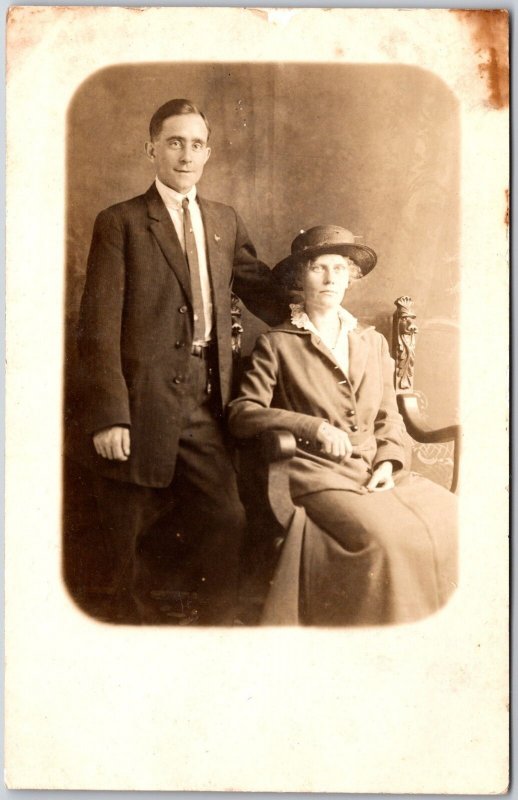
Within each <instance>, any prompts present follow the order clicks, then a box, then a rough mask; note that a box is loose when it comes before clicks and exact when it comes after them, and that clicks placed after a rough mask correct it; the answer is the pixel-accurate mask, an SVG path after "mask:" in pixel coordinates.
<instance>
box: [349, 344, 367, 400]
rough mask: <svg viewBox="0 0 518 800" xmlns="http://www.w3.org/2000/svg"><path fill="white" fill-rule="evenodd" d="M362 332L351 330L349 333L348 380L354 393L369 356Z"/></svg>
mask: <svg viewBox="0 0 518 800" xmlns="http://www.w3.org/2000/svg"><path fill="white" fill-rule="evenodd" d="M364 332H365V329H363V330H361V329H360V330H357V329H355V330H352V331H351V332H350V333H349V380H350V382H351V386H352V388H353V390H354V391H356V390H357V389H358V387H359V385H360V383H361V382H362V378H363V376H364V374H365V367H366V366H367V358H368V356H369V347H368V345H367V342H366V341H365V339H364V337H363V333H364Z"/></svg>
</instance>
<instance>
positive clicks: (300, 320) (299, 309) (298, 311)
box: [290, 303, 358, 333]
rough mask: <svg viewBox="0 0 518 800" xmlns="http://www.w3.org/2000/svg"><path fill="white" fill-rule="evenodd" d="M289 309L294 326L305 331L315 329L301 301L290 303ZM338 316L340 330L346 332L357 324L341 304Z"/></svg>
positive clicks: (354, 318)
mask: <svg viewBox="0 0 518 800" xmlns="http://www.w3.org/2000/svg"><path fill="white" fill-rule="evenodd" d="M290 309H291V323H292V325H295V327H296V328H303V329H304V330H306V331H315V330H316V328H315V326H314V325H313V323H312V322H311V320H310V318H309V317H308V315H307V314H306V312H305V310H304V304H303V303H290ZM338 317H339V318H340V322H341V326H342V330H345V331H346V332H347V333H349V331H352V330H354V329H355V328H356V326H357V324H358V320H357V319H356V317H353V315H352V314H350V313H349V311H346V310H345V308H342V306H339V307H338Z"/></svg>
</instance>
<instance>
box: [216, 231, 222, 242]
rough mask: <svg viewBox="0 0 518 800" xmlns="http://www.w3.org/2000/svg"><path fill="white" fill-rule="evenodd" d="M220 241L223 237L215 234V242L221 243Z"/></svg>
mask: <svg viewBox="0 0 518 800" xmlns="http://www.w3.org/2000/svg"><path fill="white" fill-rule="evenodd" d="M220 239H221V236H218V234H217V233H215V234H214V241H215V242H219V241H220Z"/></svg>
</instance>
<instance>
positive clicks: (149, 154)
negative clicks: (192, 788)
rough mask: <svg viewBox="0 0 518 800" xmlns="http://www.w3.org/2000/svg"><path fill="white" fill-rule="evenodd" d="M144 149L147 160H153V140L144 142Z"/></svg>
mask: <svg viewBox="0 0 518 800" xmlns="http://www.w3.org/2000/svg"><path fill="white" fill-rule="evenodd" d="M144 149H145V151H146V155H147V157H148V158H149V160H150V161H154V160H155V145H154V144H153V142H146V144H145V145H144Z"/></svg>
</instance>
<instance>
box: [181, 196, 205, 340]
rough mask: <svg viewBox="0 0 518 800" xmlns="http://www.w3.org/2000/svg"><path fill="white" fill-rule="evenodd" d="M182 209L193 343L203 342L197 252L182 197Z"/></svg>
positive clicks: (186, 205)
mask: <svg viewBox="0 0 518 800" xmlns="http://www.w3.org/2000/svg"><path fill="white" fill-rule="evenodd" d="M182 208H183V236H184V242H185V255H186V258H187V262H188V264H189V271H190V273H191V291H192V308H193V312H194V341H195V342H203V341H204V340H205V315H204V313H203V297H202V293H201V281H200V265H199V263H198V250H197V249H196V239H195V238H194V232H193V229H192V220H191V214H190V211H189V198H188V197H184V199H183V201H182Z"/></svg>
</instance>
